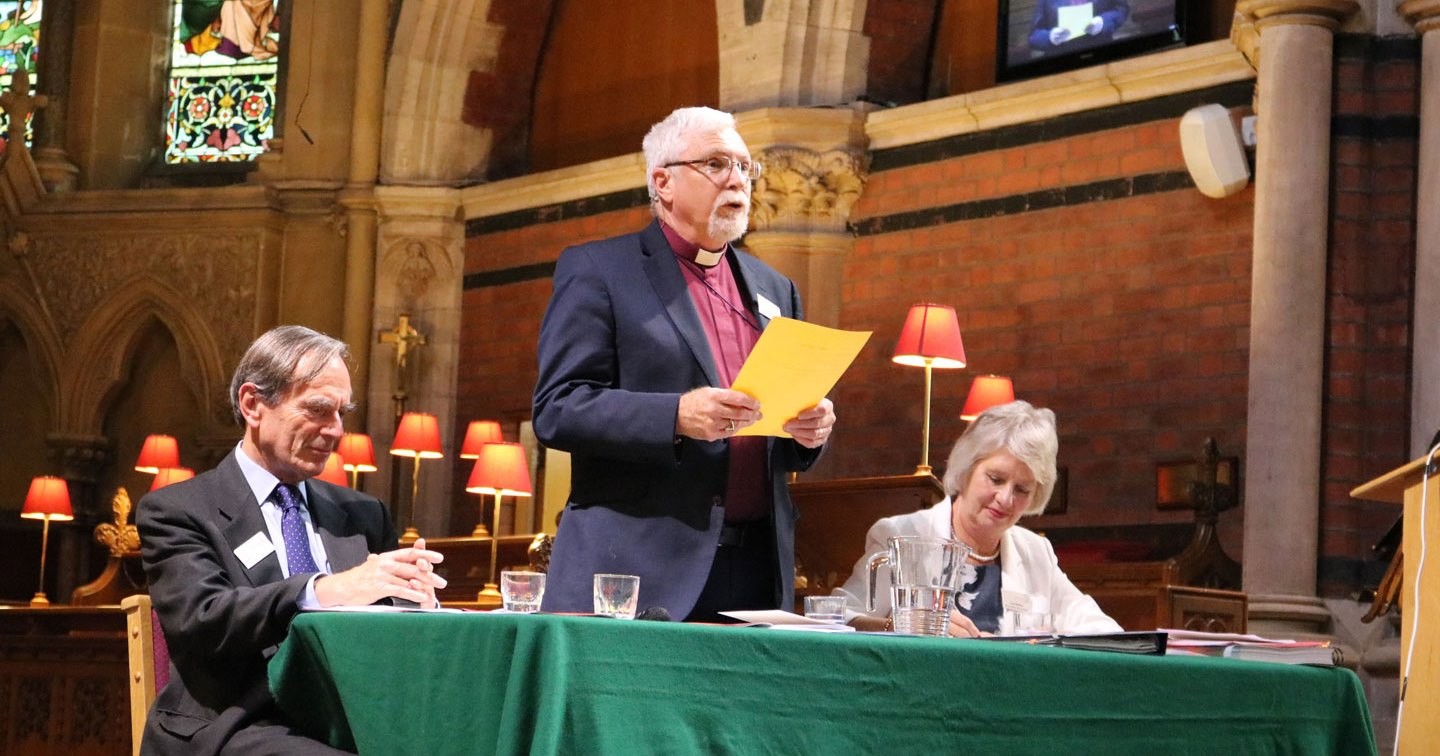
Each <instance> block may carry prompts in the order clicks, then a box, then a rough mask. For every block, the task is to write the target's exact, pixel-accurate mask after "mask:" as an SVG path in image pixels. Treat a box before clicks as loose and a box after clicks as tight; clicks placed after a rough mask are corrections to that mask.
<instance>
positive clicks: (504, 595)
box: [500, 570, 545, 614]
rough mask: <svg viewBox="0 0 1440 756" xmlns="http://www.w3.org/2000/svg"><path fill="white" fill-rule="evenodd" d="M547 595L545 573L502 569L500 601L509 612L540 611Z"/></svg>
mask: <svg viewBox="0 0 1440 756" xmlns="http://www.w3.org/2000/svg"><path fill="white" fill-rule="evenodd" d="M544 597H545V573H543V572H524V571H521V570H501V571H500V602H501V605H502V606H504V607H505V611H507V612H520V613H523V614H530V613H531V612H538V611H540V600H541V599H542V598H544Z"/></svg>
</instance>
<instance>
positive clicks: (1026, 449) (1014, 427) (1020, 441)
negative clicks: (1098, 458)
mask: <svg viewBox="0 0 1440 756" xmlns="http://www.w3.org/2000/svg"><path fill="white" fill-rule="evenodd" d="M1001 449H1005V450H1007V451H1009V452H1010V453H1011V454H1013V455H1015V458H1016V459H1019V460H1020V461H1021V462H1024V463H1025V466H1026V467H1029V468H1030V472H1031V473H1033V474H1034V475H1035V485H1036V490H1035V495H1034V496H1032V497H1031V499H1030V506H1029V508H1027V509H1026V510H1025V512H1024V514H1025V515H1034V514H1040V513H1041V512H1044V511H1045V505H1046V504H1048V503H1050V494H1051V493H1052V492H1054V490H1055V476H1056V473H1055V456H1056V454H1058V453H1059V451H1060V438H1059V436H1058V435H1057V434H1056V432H1055V413H1054V412H1051V411H1050V410H1048V409H1044V408H1036V407H1033V406H1031V404H1030V403H1029V402H1026V401H1014V402H1010V403H1008V404H999V405H996V406H994V407H991V408H990V409H987V410H985V411H984V412H982V413H981V414H980V416H979V417H977V418H975V420H974V422H972V423H970V427H969V428H966V429H965V432H964V433H962V434H960V439H959V440H957V441H956V442H955V448H953V449H951V450H950V459H949V461H948V462H946V464H945V493H946V494H948V495H949V496H950V498H951V499H952V500H953V499H958V498H959V497H960V495H961V494H964V493H965V485H966V483H967V482H968V481H969V480H970V473H971V472H972V471H974V469H975V465H977V464H979V463H980V462H981V461H982V460H984V459H986V458H987V457H989V456H990V455H992V454H994V453H995V452H997V451H1000V450H1001Z"/></svg>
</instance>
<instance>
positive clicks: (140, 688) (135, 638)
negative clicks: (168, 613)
mask: <svg viewBox="0 0 1440 756" xmlns="http://www.w3.org/2000/svg"><path fill="white" fill-rule="evenodd" d="M120 608H122V609H124V610H125V641H126V645H127V646H129V649H130V741H131V746H132V753H133V754H135V756H139V754H140V736H141V735H142V734H144V731H145V717H146V716H147V715H148V714H149V713H150V707H151V705H152V704H154V703H155V694H156V692H158V691H159V690H160V689H162V688H164V687H165V683H167V682H169V678H170V653H169V649H168V648H167V647H166V645H165V633H164V631H162V630H161V628H160V621H159V620H158V619H157V618H156V616H155V610H154V609H153V608H152V607H151V605H150V597H149V596H147V595H145V594H137V595H134V596H127V597H125V598H124V599H122V600H121V601H120Z"/></svg>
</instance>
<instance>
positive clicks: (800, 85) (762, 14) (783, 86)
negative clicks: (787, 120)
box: [715, 0, 870, 149]
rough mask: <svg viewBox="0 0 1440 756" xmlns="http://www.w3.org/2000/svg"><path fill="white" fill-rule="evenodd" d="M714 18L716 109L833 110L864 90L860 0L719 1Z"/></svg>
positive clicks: (866, 51)
mask: <svg viewBox="0 0 1440 756" xmlns="http://www.w3.org/2000/svg"><path fill="white" fill-rule="evenodd" d="M715 17H716V21H717V22H718V24H717V25H718V26H719V30H720V49H721V50H722V51H724V52H723V54H722V55H721V56H720V107H721V108H724V109H726V110H730V111H740V110H748V109H750V108H758V107H765V106H775V105H779V106H796V105H833V104H837V103H845V102H851V101H853V100H854V99H855V98H856V97H857V96H859V95H860V94H861V93H862V92H864V91H865V71H866V65H867V64H868V62H869V60H870V39H869V38H868V37H866V36H865V34H864V26H865V2H864V1H863V0H824V2H811V1H810V0H768V2H754V1H753V0H744V1H743V2H742V0H717V1H716V3H715ZM752 149H753V145H752Z"/></svg>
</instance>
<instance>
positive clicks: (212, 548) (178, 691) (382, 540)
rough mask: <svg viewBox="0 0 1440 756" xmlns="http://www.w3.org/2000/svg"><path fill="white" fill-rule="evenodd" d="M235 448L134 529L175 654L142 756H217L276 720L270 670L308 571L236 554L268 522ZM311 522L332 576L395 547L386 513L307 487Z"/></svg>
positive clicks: (313, 483)
mask: <svg viewBox="0 0 1440 756" xmlns="http://www.w3.org/2000/svg"><path fill="white" fill-rule="evenodd" d="M236 453H238V452H233V451H232V452H231V453H230V454H229V455H228V456H226V457H225V459H224V460H223V461H221V463H220V465H219V466H218V467H216V468H215V469H214V470H210V471H208V472H205V473H202V474H200V475H197V476H195V478H193V479H191V480H188V481H185V482H183V483H177V484H175V485H172V486H167V487H165V488H162V489H160V490H158V491H152V492H150V493H148V494H146V495H145V497H144V498H143V499H141V500H140V504H139V506H138V508H137V509H136V513H135V522H136V525H137V526H138V527H139V530H140V551H141V556H142V559H143V562H144V565H145V576H146V577H147V578H148V579H149V583H150V598H151V600H152V601H153V602H154V607H155V612H156V614H158V615H159V618H160V625H161V627H162V628H164V631H165V641H166V644H167V645H168V646H169V649H170V662H171V664H170V682H169V684H168V685H166V686H165V689H164V690H162V691H160V692H159V695H158V696H157V697H156V699H155V706H154V707H153V708H152V709H151V711H150V715H149V717H147V718H146V720H145V739H144V751H145V753H147V754H149V753H153V754H177V755H178V754H189V755H194V754H213V753H216V752H217V751H218V750H219V749H220V747H221V746H222V745H223V744H224V743H225V741H226V740H228V739H229V738H230V736H231V734H232V733H234V732H235V731H236V730H238V729H240V728H243V727H245V726H247V725H249V724H253V723H255V722H256V721H259V720H266V721H270V722H275V721H283V720H280V719H278V712H277V711H276V710H275V705H274V699H272V698H271V696H270V688H269V684H268V681H267V679H266V673H265V665H266V663H267V662H268V661H269V659H270V657H271V655H273V654H274V653H275V648H276V646H278V645H279V643H280V641H281V640H283V639H284V638H285V634H286V632H287V631H288V630H289V627H290V621H291V619H293V618H294V617H295V615H296V613H298V611H299V609H298V606H297V601H298V600H299V599H300V596H301V594H302V593H303V592H304V590H305V583H306V582H307V581H308V576H306V575H294V576H291V577H290V578H286V579H282V578H281V574H282V573H281V571H280V562H279V560H278V558H277V557H276V555H275V552H273V551H272V552H271V553H270V554H269V555H268V556H266V557H265V558H264V559H261V560H260V561H259V562H257V563H256V564H255V565H254V566H253V567H250V568H249V569H246V568H245V566H244V565H243V564H242V563H241V562H240V560H239V559H238V558H237V557H236V556H235V549H236V548H238V547H239V546H240V545H241V544H243V543H245V542H246V541H247V540H249V539H250V538H251V537H252V536H254V535H255V534H256V533H264V534H266V537H267V538H268V531H266V529H265V518H264V516H263V515H261V513H260V504H259V502H257V501H255V495H254V494H253V493H251V491H250V488H249V486H248V485H247V484H246V483H245V477H244V475H243V474H242V473H241V472H240V465H239V463H238V462H237V461H236V460H235V454H236ZM308 488H309V503H308V506H309V509H310V517H311V521H312V522H313V523H314V525H315V527H316V529H317V530H318V531H319V533H320V537H321V539H322V540H323V542H324V544H325V553H326V556H327V557H328V558H329V560H330V565H331V569H332V571H334V572H340V571H342V570H345V569H348V568H350V567H354V566H355V565H357V564H360V563H361V562H364V561H365V558H366V556H367V555H369V554H371V553H379V552H383V551H389V550H392V549H394V548H396V536H395V529H394V527H393V526H392V525H391V523H390V515H389V512H387V511H386V509H385V506H384V505H383V504H381V503H380V502H379V501H377V500H375V499H373V498H371V497H369V496H366V495H365V494H362V493H359V492H356V491H352V490H350V489H348V488H343V487H340V486H334V485H331V484H329V483H325V482H323V481H319V480H314V479H312V480H310V481H309V483H308Z"/></svg>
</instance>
